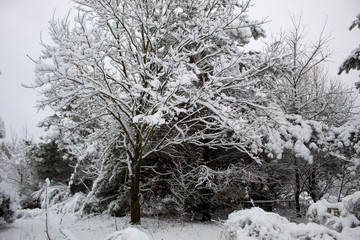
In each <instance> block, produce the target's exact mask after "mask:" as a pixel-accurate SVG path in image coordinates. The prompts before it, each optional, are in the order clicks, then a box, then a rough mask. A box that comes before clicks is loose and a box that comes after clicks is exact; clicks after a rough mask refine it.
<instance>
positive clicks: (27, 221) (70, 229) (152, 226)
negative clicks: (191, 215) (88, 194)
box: [0, 210, 221, 240]
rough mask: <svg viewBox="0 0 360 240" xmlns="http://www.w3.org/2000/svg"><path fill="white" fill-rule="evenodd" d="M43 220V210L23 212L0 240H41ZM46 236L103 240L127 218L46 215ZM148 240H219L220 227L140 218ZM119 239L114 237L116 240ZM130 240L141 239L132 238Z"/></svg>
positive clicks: (124, 225) (125, 224)
mask: <svg viewBox="0 0 360 240" xmlns="http://www.w3.org/2000/svg"><path fill="white" fill-rule="evenodd" d="M45 222H46V217H45V213H44V211H43V210H31V211H27V216H24V217H22V218H20V219H17V220H16V221H15V222H14V223H13V224H12V225H11V226H9V227H7V228H5V229H1V230H0V239H1V240H15V239H16V240H17V239H19V240H43V239H46V233H45ZM48 226H49V233H50V237H51V239H52V240H54V239H56V240H63V239H70V240H104V239H105V238H106V237H107V236H108V235H109V234H111V233H113V232H116V231H118V230H122V229H125V228H127V227H129V219H128V218H114V217H111V216H110V215H98V216H91V217H90V216H89V217H85V218H79V217H76V216H75V215H74V214H71V213H68V214H66V215H63V214H57V213H54V212H50V213H49V223H48ZM135 227H136V228H138V229H139V230H141V231H142V232H144V233H146V234H147V235H148V237H149V239H150V240H162V239H163V240H189V239H191V240H215V239H216V240H219V239H220V234H221V228H220V227H219V226H217V224H215V223H207V224H206V223H205V224H200V223H183V224H182V223H179V222H176V221H171V220H169V221H164V220H158V219H149V218H143V219H142V224H141V225H140V226H135ZM119 239H121V238H116V240H119ZM134 240H142V239H141V238H139V239H136V238H135V239H134Z"/></svg>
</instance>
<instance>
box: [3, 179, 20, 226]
mask: <svg viewBox="0 0 360 240" xmlns="http://www.w3.org/2000/svg"><path fill="white" fill-rule="evenodd" d="M16 208H17V206H16V202H15V197H14V196H13V194H12V193H11V190H10V189H9V187H8V186H7V185H6V183H5V182H1V183H0V228H2V227H4V226H6V225H8V224H10V223H12V222H13V221H14V220H15V213H16Z"/></svg>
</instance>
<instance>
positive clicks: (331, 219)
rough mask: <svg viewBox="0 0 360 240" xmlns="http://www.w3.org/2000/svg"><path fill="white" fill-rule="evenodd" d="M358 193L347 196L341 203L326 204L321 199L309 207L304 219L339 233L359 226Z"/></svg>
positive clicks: (359, 206)
mask: <svg viewBox="0 0 360 240" xmlns="http://www.w3.org/2000/svg"><path fill="white" fill-rule="evenodd" d="M359 217H360V191H359V192H355V193H354V194H352V195H349V196H347V197H345V198H343V200H342V201H341V202H334V203H331V202H328V201H327V200H325V199H323V200H320V201H318V202H316V203H314V204H312V205H310V207H309V209H308V211H307V213H306V218H307V219H308V221H311V222H315V223H317V224H321V225H324V226H326V227H328V228H330V229H333V230H335V231H338V232H341V231H342V230H343V229H344V228H346V227H347V228H354V227H357V226H360V221H359Z"/></svg>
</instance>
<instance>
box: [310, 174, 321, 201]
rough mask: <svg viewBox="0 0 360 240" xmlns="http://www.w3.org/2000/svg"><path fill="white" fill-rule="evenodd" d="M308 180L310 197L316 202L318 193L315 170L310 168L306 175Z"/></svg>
mask: <svg viewBox="0 0 360 240" xmlns="http://www.w3.org/2000/svg"><path fill="white" fill-rule="evenodd" d="M308 182H309V193H310V197H311V199H312V200H313V201H314V202H317V201H318V200H319V195H320V194H318V192H317V191H316V190H317V187H316V174H315V171H314V170H312V172H311V174H310V175H309V177H308Z"/></svg>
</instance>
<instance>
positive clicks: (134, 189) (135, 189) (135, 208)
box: [130, 163, 140, 224]
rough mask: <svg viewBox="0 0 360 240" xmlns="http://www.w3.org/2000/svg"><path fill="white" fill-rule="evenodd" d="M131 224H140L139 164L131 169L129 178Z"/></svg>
mask: <svg viewBox="0 0 360 240" xmlns="http://www.w3.org/2000/svg"><path fill="white" fill-rule="evenodd" d="M130 214H131V224H140V163H137V164H136V165H135V168H133V175H132V177H131V206H130Z"/></svg>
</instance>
